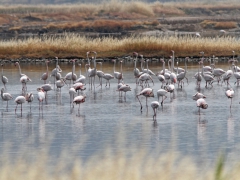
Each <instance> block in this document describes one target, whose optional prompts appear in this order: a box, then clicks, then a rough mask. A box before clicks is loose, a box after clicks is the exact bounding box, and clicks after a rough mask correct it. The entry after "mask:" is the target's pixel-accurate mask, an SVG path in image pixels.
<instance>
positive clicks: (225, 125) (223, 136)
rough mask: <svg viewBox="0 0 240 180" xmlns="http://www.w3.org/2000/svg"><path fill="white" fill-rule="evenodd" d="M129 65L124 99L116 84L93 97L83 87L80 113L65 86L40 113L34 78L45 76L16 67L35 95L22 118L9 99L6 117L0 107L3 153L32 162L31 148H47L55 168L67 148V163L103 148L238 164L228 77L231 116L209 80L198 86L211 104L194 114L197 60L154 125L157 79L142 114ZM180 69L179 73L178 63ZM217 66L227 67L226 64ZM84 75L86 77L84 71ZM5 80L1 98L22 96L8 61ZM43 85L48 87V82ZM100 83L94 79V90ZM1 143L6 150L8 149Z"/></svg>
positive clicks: (155, 67) (106, 67) (35, 68)
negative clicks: (221, 159) (221, 158)
mask: <svg viewBox="0 0 240 180" xmlns="http://www.w3.org/2000/svg"><path fill="white" fill-rule="evenodd" d="M49 66H50V67H49V68H50V70H52V69H53V68H54V66H55V63H54V62H51V63H50V64H49ZM60 66H61V68H62V70H63V72H62V75H63V76H64V75H65V74H67V72H70V71H71V67H72V65H71V64H70V63H60ZM133 66H134V65H133V62H131V61H125V62H124V63H123V75H124V82H125V83H127V84H129V85H130V86H131V88H132V91H130V92H127V97H126V100H125V99H124V98H119V96H118V92H117V91H116V86H117V80H116V79H112V80H111V87H110V88H106V87H105V86H104V85H103V87H102V89H101V88H100V87H98V88H96V89H95V92H94V90H91V89H90V88H89V85H88V84H87V85H86V88H87V89H86V90H85V94H86V96H87V98H86V102H85V103H83V104H81V107H80V114H78V111H77V108H78V105H77V106H75V108H74V109H72V108H71V106H70V102H69V101H70V100H69V94H68V89H69V88H68V87H67V86H64V87H63V88H62V91H61V93H60V92H58V91H56V90H52V91H50V92H48V95H47V96H48V101H47V103H45V104H44V106H43V113H41V112H39V109H38V100H37V90H36V89H37V87H39V86H41V85H42V84H43V81H41V80H40V77H41V75H42V73H44V72H46V67H45V63H41V62H38V63H28V64H27V63H21V67H22V73H24V74H27V75H28V76H29V77H30V78H31V79H32V82H30V83H28V84H27V88H28V92H32V93H33V94H34V96H35V97H34V101H33V103H32V105H31V106H32V108H31V110H30V105H29V104H27V103H25V104H23V112H22V115H21V112H20V109H18V110H17V113H16V114H15V112H14V109H15V106H16V104H15V103H14V100H11V101H9V108H8V111H6V102H3V101H1V102H0V111H1V119H0V149H1V151H5V152H6V153H7V154H8V155H10V156H13V157H14V156H16V155H19V154H24V153H27V154H28V155H29V156H31V153H32V152H34V151H35V150H36V149H38V150H43V149H45V148H46V147H47V148H48V149H49V154H50V157H51V161H53V162H54V161H56V160H57V159H58V158H59V157H60V156H61V153H62V152H63V151H64V150H66V149H69V150H68V152H70V156H71V157H72V159H75V158H79V157H80V158H82V159H83V160H87V159H88V158H90V157H91V156H92V155H94V154H96V153H99V152H102V151H104V150H105V149H106V147H109V146H110V147H111V148H112V149H113V150H114V151H119V152H128V151H129V150H130V149H131V147H137V148H136V150H138V149H144V148H145V149H147V150H149V152H151V153H152V154H155V155H158V154H161V153H163V152H168V151H172V150H174V151H175V152H179V153H180V154H181V155H182V156H190V157H192V158H193V160H194V161H196V162H197V163H199V164H202V165H204V164H206V163H209V164H212V163H214V162H215V161H216V158H217V157H218V155H219V153H224V154H225V156H226V160H227V161H228V162H237V161H238V159H239V156H238V152H239V144H240V133H239V132H240V131H239V129H240V123H239V117H240V111H239V109H240V104H239V92H240V89H239V87H237V86H236V85H234V82H235V78H234V77H232V78H231V79H230V84H231V85H232V87H233V89H234V91H235V96H234V98H233V105H232V109H231V111H230V108H229V106H230V99H228V98H227V97H226V96H225V91H226V88H227V86H226V85H225V84H223V85H222V86H221V85H218V84H217V83H216V82H215V83H213V88H205V87H204V85H205V82H203V81H204V80H203V81H202V83H201V89H200V92H202V93H203V94H204V95H206V96H207V98H206V101H207V103H208V105H209V106H208V109H206V110H201V113H200V115H199V114H198V108H197V107H196V102H195V101H193V100H192V96H193V95H194V94H195V93H196V92H197V91H199V90H197V89H196V85H195V79H194V78H193V75H194V74H195V72H197V67H198V66H197V63H195V62H191V63H189V67H188V72H187V77H188V79H189V84H187V83H186V81H185V85H184V87H183V88H182V89H181V88H178V87H177V85H176V86H175V87H176V89H175V96H174V98H170V95H169V94H168V98H167V99H166V100H165V102H164V106H163V108H160V109H159V110H158V111H157V121H156V122H154V121H153V118H152V116H153V110H152V108H151V106H150V103H151V102H152V101H153V100H157V97H156V92H157V90H158V89H159V88H160V87H161V84H160V82H159V81H158V79H157V77H153V78H154V82H155V85H154V86H153V87H152V88H153V89H154V93H155V97H154V98H149V99H148V107H146V106H145V97H140V100H141V101H142V103H143V112H142V113H141V112H140V105H139V102H138V100H137V99H136V94H137V93H139V92H140V91H141V87H139V86H138V87H137V86H136V84H135V78H134V76H133ZM139 66H140V64H138V67H139ZM180 66H181V67H183V64H180ZM216 66H217V67H221V68H223V69H225V70H227V69H228V66H227V63H219V64H217V65H216ZM83 67H84V63H83ZM149 68H150V69H151V70H152V71H154V72H157V71H159V70H161V69H162V64H161V63H160V62H157V61H153V62H150V63H149ZM119 69H120V64H119V63H117V66H116V70H118V71H119ZM103 71H104V72H106V73H111V74H113V63H112V62H104V63H103ZM82 72H83V73H85V71H84V69H82ZM76 74H77V75H79V67H76ZM4 75H5V76H7V77H8V79H9V83H8V84H7V92H9V93H11V94H12V96H13V97H14V99H15V98H16V97H17V96H18V95H20V94H21V83H20V82H19V75H18V69H17V68H16V67H15V66H14V64H11V63H7V64H5V66H4ZM49 80H50V81H51V82H53V79H52V78H49ZM98 82H99V81H98V78H96V84H97V85H98V84H99V83H98ZM103 83H105V80H103ZM52 84H53V83H52ZM150 85H151V84H150ZM1 87H3V85H2V84H1ZM7 145H10V147H11V148H6V146H7Z"/></svg>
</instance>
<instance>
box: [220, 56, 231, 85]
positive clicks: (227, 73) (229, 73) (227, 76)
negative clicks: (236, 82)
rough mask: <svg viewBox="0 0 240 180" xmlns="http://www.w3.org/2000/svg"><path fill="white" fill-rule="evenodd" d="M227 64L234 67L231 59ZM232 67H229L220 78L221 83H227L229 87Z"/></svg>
mask: <svg viewBox="0 0 240 180" xmlns="http://www.w3.org/2000/svg"><path fill="white" fill-rule="evenodd" d="M228 63H229V64H230V63H232V65H234V60H233V59H230V60H228ZM232 65H230V66H229V69H228V70H227V71H226V72H225V73H224V74H223V76H222V83H223V82H225V81H227V86H228V85H230V84H229V79H230V78H231V77H232V75H233V71H232V70H231V68H232Z"/></svg>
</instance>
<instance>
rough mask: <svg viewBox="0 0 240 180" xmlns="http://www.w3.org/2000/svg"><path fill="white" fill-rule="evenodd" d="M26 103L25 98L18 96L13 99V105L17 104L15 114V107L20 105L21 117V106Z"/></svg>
mask: <svg viewBox="0 0 240 180" xmlns="http://www.w3.org/2000/svg"><path fill="white" fill-rule="evenodd" d="M25 102H26V98H25V97H24V96H18V97H16V99H15V103H17V106H16V108H15V114H16V112H17V107H18V105H19V104H20V105H21V115H22V104H23V103H25Z"/></svg>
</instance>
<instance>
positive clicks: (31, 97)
mask: <svg viewBox="0 0 240 180" xmlns="http://www.w3.org/2000/svg"><path fill="white" fill-rule="evenodd" d="M25 99H26V101H27V102H28V103H30V110H31V109H32V107H31V105H32V102H33V99H34V96H33V93H26V95H25Z"/></svg>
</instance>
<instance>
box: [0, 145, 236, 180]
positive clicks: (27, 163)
mask: <svg viewBox="0 0 240 180" xmlns="http://www.w3.org/2000/svg"><path fill="white" fill-rule="evenodd" d="M31 150H32V149H31ZM9 156H10V155H8V153H7V151H6V153H2V154H1V163H0V179H4V180H5V179H18V180H26V179H34V180H43V179H47V180H66V179H68V180H78V179H79V180H80V179H86V180H96V179H98V180H118V179H119V180H122V179H124V180H149V179H151V180H172V179H177V180H193V179H196V180H221V179H231V180H237V179H238V178H239V176H240V171H239V170H240V169H239V166H237V165H235V166H233V167H231V169H228V168H227V165H228V164H226V163H225V161H224V158H223V156H220V157H219V158H218V161H217V162H216V164H215V165H214V166H209V165H207V167H206V164H205V167H201V166H200V165H198V164H196V163H195V162H193V161H192V159H191V158H190V157H184V156H181V155H180V154H179V153H177V152H176V151H170V152H168V153H161V154H158V153H157V154H156V153H153V152H149V151H147V150H143V149H141V148H140V147H135V148H134V147H131V148H130V147H129V148H128V150H127V151H121V148H120V149H117V151H116V149H115V150H113V149H112V148H106V149H105V150H103V152H97V153H96V154H95V155H93V156H92V157H91V158H90V159H88V160H87V161H86V162H83V160H82V159H81V158H79V157H78V156H77V153H75V152H73V151H72V150H68V151H66V152H64V153H62V155H61V156H60V157H58V159H57V161H56V162H55V161H54V162H55V163H54V162H53V161H51V159H52V157H49V155H48V152H47V151H40V150H32V152H25V153H23V154H20V153H19V154H17V155H14V154H13V155H12V156H15V157H14V158H13V157H11V156H10V157H9ZM206 163H207V162H206Z"/></svg>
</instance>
